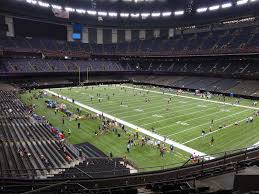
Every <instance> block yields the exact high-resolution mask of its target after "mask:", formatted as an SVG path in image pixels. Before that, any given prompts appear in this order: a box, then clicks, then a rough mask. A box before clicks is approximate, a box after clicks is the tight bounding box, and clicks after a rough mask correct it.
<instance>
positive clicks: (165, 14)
mask: <svg viewBox="0 0 259 194" xmlns="http://www.w3.org/2000/svg"><path fill="white" fill-rule="evenodd" d="M170 15H172V12H170V11H167V12H163V13H162V16H163V17H168V16H170Z"/></svg>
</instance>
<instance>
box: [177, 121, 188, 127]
mask: <svg viewBox="0 0 259 194" xmlns="http://www.w3.org/2000/svg"><path fill="white" fill-rule="evenodd" d="M176 124H180V125H184V126H188V125H190V124H188V123H186V122H182V121H177V122H176Z"/></svg>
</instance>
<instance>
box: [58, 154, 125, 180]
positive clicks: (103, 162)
mask: <svg viewBox="0 0 259 194" xmlns="http://www.w3.org/2000/svg"><path fill="white" fill-rule="evenodd" d="M127 174H130V170H129V169H128V168H127V167H126V166H124V162H123V160H122V159H117V158H113V159H110V158H107V157H106V158H88V159H86V160H85V161H84V162H83V163H80V164H79V165H76V166H75V167H74V168H69V169H66V170H65V171H64V172H61V173H60V174H57V175H55V178H61V179H63V178H107V177H112V176H122V175H127Z"/></svg>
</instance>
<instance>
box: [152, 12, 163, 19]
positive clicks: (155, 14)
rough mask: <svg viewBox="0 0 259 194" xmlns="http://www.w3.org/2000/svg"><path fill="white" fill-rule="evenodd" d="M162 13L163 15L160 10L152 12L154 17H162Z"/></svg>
mask: <svg viewBox="0 0 259 194" xmlns="http://www.w3.org/2000/svg"><path fill="white" fill-rule="evenodd" d="M160 15H161V13H159V12H154V13H151V16H152V17H154V18H155V17H160Z"/></svg>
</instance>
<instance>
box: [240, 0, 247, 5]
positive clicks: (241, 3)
mask: <svg viewBox="0 0 259 194" xmlns="http://www.w3.org/2000/svg"><path fill="white" fill-rule="evenodd" d="M246 3H248V0H239V1H237V5H238V6H239V5H244V4H246Z"/></svg>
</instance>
